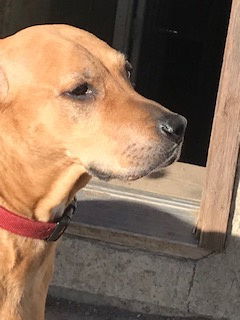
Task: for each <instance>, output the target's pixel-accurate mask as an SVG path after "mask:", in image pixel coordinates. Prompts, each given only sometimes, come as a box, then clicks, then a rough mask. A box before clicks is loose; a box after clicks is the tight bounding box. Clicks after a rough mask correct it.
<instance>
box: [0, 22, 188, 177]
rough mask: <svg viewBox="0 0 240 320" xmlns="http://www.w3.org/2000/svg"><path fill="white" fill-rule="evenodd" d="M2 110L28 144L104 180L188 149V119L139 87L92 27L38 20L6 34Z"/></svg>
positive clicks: (146, 169)
mask: <svg viewBox="0 0 240 320" xmlns="http://www.w3.org/2000/svg"><path fill="white" fill-rule="evenodd" d="M0 43H2V46H1V47H2V50H1V52H0V66H1V69H0V101H1V103H0V112H1V113H2V114H3V115H5V118H6V119H7V117H8V114H11V117H9V119H11V123H10V126H11V128H12V129H11V130H14V128H15V129H16V130H15V131H16V132H18V135H20V136H21V135H22V137H24V141H23V142H22V143H23V144H24V146H25V150H28V151H29V150H30V152H32V155H33V156H34V157H39V161H41V159H42V158H44V157H46V156H48V157H50V158H51V159H52V161H54V160H55V158H56V159H59V158H61V157H62V158H67V159H69V160H70V161H74V162H77V163H80V164H81V165H82V167H84V168H85V170H86V172H88V173H89V174H91V175H94V176H97V177H99V178H102V179H109V178H120V179H137V178H140V177H142V176H144V175H147V174H148V173H150V172H151V171H152V170H154V169H155V168H157V167H165V166H167V165H169V164H171V163H172V162H173V161H175V160H177V159H178V157H179V154H180V150H181V146H182V142H183V137H184V131H185V127H186V120H185V118H183V117H182V116H180V115H178V114H175V113H172V112H170V111H169V110H167V109H166V108H164V107H162V106H161V105H160V104H158V103H156V102H154V101H151V100H148V99H146V98H144V97H143V96H141V95H139V94H138V93H137V92H136V91H134V89H133V87H132V85H131V82H130V79H129V77H130V65H129V63H128V62H127V61H126V59H125V57H124V56H123V55H122V54H121V53H119V52H117V51H116V50H114V49H112V48H111V47H109V46H108V45H107V44H106V43H105V42H103V41H101V40H99V39H98V38H96V37H95V36H93V35H92V34H90V33H88V32H86V31H83V30H79V29H77V28H74V27H70V26H65V25H44V26H34V27H30V28H28V29H25V30H23V31H21V32H19V33H17V34H16V35H13V36H11V37H8V38H6V39H3V40H1V42H0Z"/></svg>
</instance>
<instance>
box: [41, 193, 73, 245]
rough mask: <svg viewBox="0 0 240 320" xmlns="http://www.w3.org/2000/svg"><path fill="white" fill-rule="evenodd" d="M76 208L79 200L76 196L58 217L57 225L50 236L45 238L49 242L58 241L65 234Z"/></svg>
mask: <svg viewBox="0 0 240 320" xmlns="http://www.w3.org/2000/svg"><path fill="white" fill-rule="evenodd" d="M76 208H77V200H76V198H74V199H73V201H72V202H71V203H69V205H68V206H67V207H66V209H65V210H64V212H63V215H62V216H61V217H60V218H58V219H57V221H56V227H55V228H54V230H53V232H52V233H51V234H50V236H49V237H47V238H46V239H45V240H46V241H47V242H49V241H57V240H58V239H59V238H60V237H61V236H62V235H63V233H64V232H65V230H66V229H67V227H68V225H69V223H70V222H71V220H72V216H73V214H74V213H75V211H76Z"/></svg>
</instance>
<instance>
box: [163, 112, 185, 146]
mask: <svg viewBox="0 0 240 320" xmlns="http://www.w3.org/2000/svg"><path fill="white" fill-rule="evenodd" d="M186 126H187V120H186V118H184V117H183V116H180V115H179V114H176V113H173V114H168V115H165V116H164V117H162V118H161V119H160V120H159V121H158V127H159V129H160V132H161V133H163V134H164V135H166V136H167V137H168V138H169V139H170V140H172V141H173V142H175V143H179V142H181V140H182V139H183V136H184V132H185V129H186Z"/></svg>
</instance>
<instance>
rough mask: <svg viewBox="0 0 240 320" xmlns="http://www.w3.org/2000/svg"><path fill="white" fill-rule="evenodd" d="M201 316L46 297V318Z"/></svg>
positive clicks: (126, 319)
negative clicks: (128, 308) (150, 312)
mask: <svg viewBox="0 0 240 320" xmlns="http://www.w3.org/2000/svg"><path fill="white" fill-rule="evenodd" d="M206 319H207V318H201V317H196V318H194V317H191V318H189V317H188V318H183V317H164V316H159V315H147V314H142V313H134V312H128V311H126V310H121V309H118V308H115V307H109V306H94V305H89V304H82V303H75V302H71V301H67V300H63V299H53V298H51V297H50V298H48V301H47V308H46V320H206Z"/></svg>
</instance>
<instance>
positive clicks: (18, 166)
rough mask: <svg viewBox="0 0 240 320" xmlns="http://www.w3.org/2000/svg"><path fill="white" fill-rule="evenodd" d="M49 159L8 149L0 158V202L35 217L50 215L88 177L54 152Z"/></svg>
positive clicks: (29, 216)
mask: <svg viewBox="0 0 240 320" xmlns="http://www.w3.org/2000/svg"><path fill="white" fill-rule="evenodd" d="M49 158H50V160H48V159H44V161H43V160H42V159H41V160H42V161H40V160H39V159H36V161H34V159H32V158H31V156H29V157H28V155H26V154H25V155H21V157H20V155H19V154H16V153H11V157H10V156H8V154H5V155H4V157H2V158H0V168H1V170H0V206H3V207H5V208H6V209H8V210H11V211H13V212H15V213H19V214H20V215H24V216H26V217H28V218H32V219H34V220H39V221H50V220H52V219H53V218H54V214H56V213H57V214H59V212H56V208H58V207H59V206H64V204H67V203H68V202H69V201H70V200H71V198H72V197H73V196H74V194H75V193H76V191H78V190H79V189H81V188H82V187H83V186H84V185H85V184H86V183H87V182H88V181H89V179H90V176H89V175H88V174H87V173H86V171H85V169H84V168H83V167H82V166H81V165H79V164H77V163H74V162H73V161H71V159H68V158H67V157H65V158H64V157H63V158H60V155H58V154H56V155H55V160H54V161H52V155H49Z"/></svg>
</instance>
